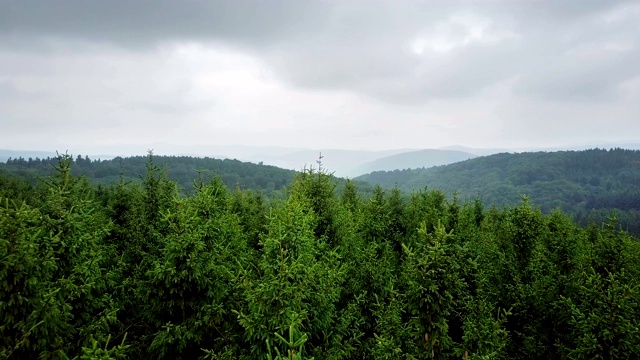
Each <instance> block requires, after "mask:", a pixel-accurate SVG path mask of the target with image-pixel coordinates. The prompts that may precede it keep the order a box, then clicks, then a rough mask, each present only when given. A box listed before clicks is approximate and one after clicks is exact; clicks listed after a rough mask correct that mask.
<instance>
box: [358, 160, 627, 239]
mask: <svg viewBox="0 0 640 360" xmlns="http://www.w3.org/2000/svg"><path fill="white" fill-rule="evenodd" d="M356 179H357V180H362V181H366V182H369V183H371V184H378V185H381V186H382V187H385V188H389V189H391V188H393V187H398V188H400V189H402V190H405V191H411V190H416V189H420V188H424V187H428V188H432V189H440V190H442V191H444V192H445V193H446V194H448V195H449V196H451V194H453V193H454V192H457V193H458V196H459V197H460V198H461V199H463V200H473V199H476V198H478V199H481V200H482V201H483V202H484V203H485V204H490V205H496V206H505V205H508V206H514V205H517V204H518V203H519V202H520V199H521V196H522V195H526V196H528V197H529V198H530V199H531V203H532V204H533V205H536V206H539V207H540V208H541V210H542V211H543V212H546V213H549V212H551V211H553V210H556V209H559V210H561V211H563V212H565V213H567V214H570V215H572V216H573V217H574V218H575V219H576V221H578V222H579V223H580V224H582V225H584V226H587V225H589V224H590V223H594V222H595V223H601V222H603V221H606V218H607V217H608V216H610V215H611V213H613V212H614V211H615V212H616V216H617V218H618V223H619V224H620V225H621V226H622V227H623V228H624V229H625V230H627V231H629V232H631V233H633V234H635V235H636V236H638V235H640V151H638V150H625V149H619V148H616V149H610V150H605V149H591V150H584V151H558V152H532V153H515V154H510V153H502V154H495V155H491V156H484V157H478V158H474V159H471V160H467V161H462V162H458V163H455V164H450V165H445V166H438V167H432V168H427V169H405V170H395V171H379V172H373V173H371V174H367V175H363V176H360V177H357V178H356Z"/></svg>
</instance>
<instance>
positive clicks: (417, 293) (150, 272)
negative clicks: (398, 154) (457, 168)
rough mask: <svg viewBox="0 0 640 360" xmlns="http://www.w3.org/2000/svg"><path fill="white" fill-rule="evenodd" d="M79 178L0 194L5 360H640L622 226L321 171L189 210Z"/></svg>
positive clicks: (0, 327)
mask: <svg viewBox="0 0 640 360" xmlns="http://www.w3.org/2000/svg"><path fill="white" fill-rule="evenodd" d="M89 164H91V161H90V160H88V159H83V158H77V159H75V161H73V160H72V158H71V157H69V156H67V155H62V156H61V157H60V158H59V159H58V162H57V163H56V165H55V168H54V170H55V173H54V174H53V175H52V176H51V177H49V178H46V179H44V180H43V181H42V182H40V183H33V184H29V183H26V182H21V180H19V179H17V178H11V179H9V180H8V181H6V179H4V177H2V176H0V313H2V317H1V318H0V357H1V358H9V359H36V358H40V359H125V358H130V359H139V358H153V359H155V358H165V359H197V358H205V359H229V360H231V359H241V360H248V359H281V360H283V359H290V360H291V359H314V358H315V359H330V360H356V359H414V360H416V359H592V358H601V359H635V358H639V357H640V346H639V345H638V344H640V331H639V330H638V329H639V328H640V302H639V300H638V299H640V241H639V240H638V239H637V238H635V237H633V236H632V235H630V234H629V233H627V232H625V231H623V230H622V229H621V226H620V223H619V221H618V220H619V215H620V214H619V213H614V214H608V216H609V220H608V221H607V222H605V223H604V224H602V225H601V226H600V225H595V224H593V225H590V226H588V227H586V228H583V227H581V226H579V225H577V224H576V223H575V222H574V220H573V219H572V218H571V217H570V216H568V215H566V214H565V213H563V212H562V211H560V210H556V211H554V212H552V213H551V214H549V215H546V214H545V213H543V211H541V210H540V209H539V208H538V207H536V206H535V205H532V204H530V202H529V201H528V200H527V199H526V198H525V199H524V201H522V202H521V203H520V204H519V205H517V206H514V207H506V208H502V209H499V208H497V207H495V206H491V207H488V208H486V209H485V207H484V205H483V203H482V201H480V200H475V201H473V202H466V201H464V200H460V199H459V198H458V197H457V195H456V194H454V195H453V197H447V195H446V194H445V193H444V192H442V191H439V190H427V189H422V190H418V191H415V192H412V193H409V194H404V193H402V191H401V190H400V189H398V188H394V189H392V190H385V189H383V188H382V187H374V188H373V189H371V191H370V196H368V197H366V198H364V197H362V196H361V193H360V192H359V191H358V190H359V187H360V185H359V184H358V187H356V184H355V183H353V182H346V183H344V188H343V189H342V190H340V191H336V189H340V188H339V187H338V185H340V182H339V181H338V180H337V179H334V178H333V177H332V176H331V175H330V174H328V173H327V172H326V171H324V170H322V169H319V170H318V171H315V170H308V171H305V172H303V173H301V174H299V175H298V176H297V177H296V178H295V181H294V182H293V183H292V184H291V187H290V188H289V189H287V190H286V191H285V192H283V194H282V196H280V197H279V198H278V199H274V198H272V197H271V198H270V197H267V196H265V195H263V193H261V192H256V191H247V190H242V189H240V188H239V187H236V188H235V191H233V192H230V191H229V190H228V186H227V184H226V183H225V180H224V179H223V178H222V177H214V178H213V179H211V180H210V181H208V182H205V181H204V180H202V179H201V180H200V181H197V182H195V184H194V186H193V191H191V192H190V194H189V195H185V194H184V193H181V192H180V191H179V190H178V186H177V185H176V183H175V182H173V181H171V180H170V179H169V178H168V177H167V174H166V172H165V171H163V170H162V169H161V168H160V167H159V166H157V164H156V158H155V157H153V156H152V154H149V156H148V157H147V159H146V163H145V165H144V166H145V167H146V170H145V171H146V172H145V174H144V175H143V176H141V181H139V182H136V181H130V180H128V179H127V178H126V177H121V178H120V181H119V182H117V183H114V184H113V185H109V186H95V185H91V184H90V183H89V182H88V181H86V180H85V179H84V178H78V177H74V176H72V174H71V167H72V166H90V165H89ZM538 170H540V169H538ZM540 171H542V170H540ZM518 176H519V178H520V180H519V181H526V179H528V178H531V177H536V178H544V177H545V176H550V175H549V174H545V173H544V171H542V173H541V174H536V173H530V172H526V171H524V170H522V171H521V172H519V175H518ZM337 193H338V194H340V195H337Z"/></svg>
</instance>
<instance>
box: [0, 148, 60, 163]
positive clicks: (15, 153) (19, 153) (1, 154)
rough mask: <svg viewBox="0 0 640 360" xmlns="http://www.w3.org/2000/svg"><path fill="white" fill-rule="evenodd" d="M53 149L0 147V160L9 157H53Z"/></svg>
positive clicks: (5, 159) (2, 160)
mask: <svg viewBox="0 0 640 360" xmlns="http://www.w3.org/2000/svg"><path fill="white" fill-rule="evenodd" d="M55 156H56V153H55V151H33V150H6V149H0V162H6V161H7V160H9V159H16V158H19V157H21V158H23V159H29V158H33V159H35V158H40V159H42V158H47V157H55Z"/></svg>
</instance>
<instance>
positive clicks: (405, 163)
mask: <svg viewBox="0 0 640 360" xmlns="http://www.w3.org/2000/svg"><path fill="white" fill-rule="evenodd" d="M475 157H476V155H474V154H470V153H468V152H463V151H457V150H438V149H425V150H417V151H408V152H403V153H400V154H395V155H391V156H386V157H383V158H380V159H376V160H374V161H371V162H368V163H366V164H364V165H361V166H359V167H357V168H355V169H354V171H353V172H354V173H357V174H367V173H370V172H373V171H392V170H396V169H419V168H430V167H433V166H439V165H447V164H452V163H455V162H459V161H464V160H468V159H473V158H475Z"/></svg>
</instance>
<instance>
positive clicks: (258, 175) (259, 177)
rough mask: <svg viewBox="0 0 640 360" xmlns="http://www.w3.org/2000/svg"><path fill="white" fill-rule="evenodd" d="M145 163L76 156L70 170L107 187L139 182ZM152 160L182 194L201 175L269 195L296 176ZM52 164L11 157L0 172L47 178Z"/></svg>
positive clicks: (232, 163) (230, 164)
mask: <svg viewBox="0 0 640 360" xmlns="http://www.w3.org/2000/svg"><path fill="white" fill-rule="evenodd" d="M146 161H147V157H146V156H133V157H126V158H122V157H116V158H114V159H110V160H92V159H90V158H89V157H82V156H77V157H74V161H73V164H72V168H71V169H72V172H73V173H74V174H75V175H84V176H85V177H86V178H87V179H88V180H90V181H92V182H96V183H101V184H110V183H114V182H117V181H119V179H120V177H121V175H122V178H124V179H125V180H133V181H137V180H139V179H140V178H141V177H142V176H144V174H145V173H146V167H145V164H146ZM153 161H154V163H155V164H157V165H158V166H160V167H161V168H165V169H166V170H167V176H168V178H169V179H171V180H174V181H176V182H177V183H178V185H179V186H180V187H181V188H182V189H183V190H186V191H190V190H191V189H192V184H193V181H194V180H196V179H198V177H199V176H200V174H201V175H202V177H203V179H204V180H205V181H208V180H209V179H210V178H211V177H213V176H214V175H218V176H220V178H221V179H222V181H223V182H224V183H225V184H226V185H227V186H228V187H229V188H231V189H233V188H235V187H236V185H239V186H241V187H242V188H250V189H260V190H264V191H266V192H271V191H274V190H281V189H282V188H283V187H284V186H287V185H289V184H290V183H291V181H292V180H293V176H294V174H295V173H296V172H295V171H293V170H286V169H281V168H278V167H275V166H270V165H260V164H253V163H248V162H242V161H238V160H229V159H224V160H220V159H213V158H197V157H189V156H155V155H154V157H153ZM56 162H57V159H56V158H53V157H46V158H40V159H35V158H32V159H30V160H29V159H24V158H14V159H12V160H9V161H6V162H4V163H0V172H2V173H5V174H8V175H14V176H18V177H21V178H26V179H31V180H33V181H35V179H36V177H38V176H40V177H46V176H48V175H50V174H51V172H52V171H53V164H55V163H56Z"/></svg>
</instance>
